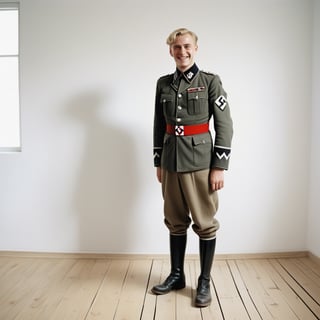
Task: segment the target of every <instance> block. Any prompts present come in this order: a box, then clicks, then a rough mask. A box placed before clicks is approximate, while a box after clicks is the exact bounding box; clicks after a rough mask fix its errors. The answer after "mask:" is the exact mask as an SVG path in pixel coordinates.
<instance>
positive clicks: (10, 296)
mask: <svg viewBox="0 0 320 320" xmlns="http://www.w3.org/2000/svg"><path fill="white" fill-rule="evenodd" d="M42 268H43V264H42V263H40V264H39V262H38V261H33V260H32V259H31V260H30V259H28V260H21V261H15V265H14V266H13V267H12V269H11V270H10V272H9V273H8V274H7V277H5V278H4V279H2V280H1V286H0V288H1V289H0V292H1V293H0V319H6V320H7V319H14V318H15V317H16V316H17V315H18V314H19V312H20V311H21V309H23V308H24V306H25V303H26V299H28V297H29V295H30V293H31V292H32V291H33V290H34V284H33V282H34V281H36V279H37V278H38V277H37V272H41V269H42Z"/></svg>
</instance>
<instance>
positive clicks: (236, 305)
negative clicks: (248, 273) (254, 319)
mask: <svg viewBox="0 0 320 320" xmlns="http://www.w3.org/2000/svg"><path fill="white" fill-rule="evenodd" d="M213 273H214V275H215V281H214V283H215V286H216V290H217V294H218V297H219V302H220V305H221V309H222V313H223V315H224V317H225V319H239V320H247V319H248V320H249V319H250V318H249V315H248V313H247V310H246V308H245V306H244V304H243V302H242V300H241V297H240V296H239V293H238V290H237V288H236V286H235V283H234V281H233V278H232V275H231V273H230V270H229V267H228V265H227V262H226V261H215V263H214V266H213Z"/></svg>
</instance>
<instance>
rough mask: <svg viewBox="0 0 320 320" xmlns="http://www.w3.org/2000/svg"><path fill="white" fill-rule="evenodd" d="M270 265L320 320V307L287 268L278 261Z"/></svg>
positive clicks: (272, 261)
mask: <svg viewBox="0 0 320 320" xmlns="http://www.w3.org/2000/svg"><path fill="white" fill-rule="evenodd" d="M270 263H271V264H272V265H273V267H274V268H275V269H276V271H277V272H278V273H279V275H280V276H281V277H282V278H283V279H284V281H285V282H286V283H287V284H288V285H289V286H290V288H291V289H292V290H293V291H294V292H295V293H296V294H297V295H298V296H299V297H300V299H301V300H302V301H303V302H304V304H305V305H306V306H307V307H308V308H309V309H310V310H311V311H312V312H313V314H314V315H315V316H316V317H317V318H318V319H320V305H319V304H318V303H317V302H316V301H315V300H314V299H313V298H312V297H311V296H310V295H309V294H308V293H307V292H306V290H305V289H304V288H303V287H302V286H301V285H300V284H299V283H298V282H297V281H296V280H295V279H293V278H292V276H291V275H290V274H289V273H288V272H287V270H286V269H285V268H283V266H282V265H281V264H280V263H279V262H278V261H276V260H271V261H270Z"/></svg>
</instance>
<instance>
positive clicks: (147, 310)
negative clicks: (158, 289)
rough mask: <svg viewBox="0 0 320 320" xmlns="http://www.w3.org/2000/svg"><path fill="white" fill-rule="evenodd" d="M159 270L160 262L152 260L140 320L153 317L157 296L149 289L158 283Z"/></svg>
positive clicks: (147, 319) (148, 319)
mask: <svg viewBox="0 0 320 320" xmlns="http://www.w3.org/2000/svg"><path fill="white" fill-rule="evenodd" d="M161 268H162V261H161V260H160V261H159V260H153V262H152V266H151V270H150V277H149V283H148V288H147V294H146V297H145V301H144V305H143V310H142V315H141V320H150V319H153V318H154V317H155V313H156V305H157V296H156V295H155V294H153V293H152V292H151V288H152V287H153V286H155V285H157V284H159V283H160V276H161Z"/></svg>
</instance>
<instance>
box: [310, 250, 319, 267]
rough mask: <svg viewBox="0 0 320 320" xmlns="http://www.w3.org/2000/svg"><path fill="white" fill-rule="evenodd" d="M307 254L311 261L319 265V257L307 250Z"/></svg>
mask: <svg viewBox="0 0 320 320" xmlns="http://www.w3.org/2000/svg"><path fill="white" fill-rule="evenodd" d="M308 256H309V258H310V259H311V260H312V261H314V262H315V263H317V264H319V265H320V257H318V256H316V255H315V254H313V253H312V252H308Z"/></svg>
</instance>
